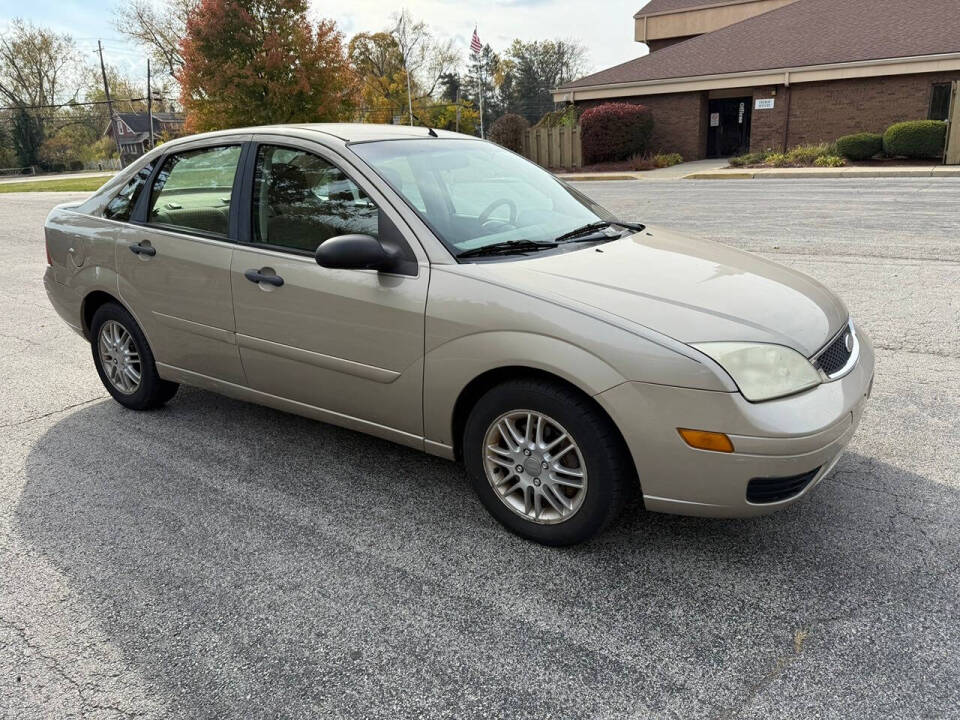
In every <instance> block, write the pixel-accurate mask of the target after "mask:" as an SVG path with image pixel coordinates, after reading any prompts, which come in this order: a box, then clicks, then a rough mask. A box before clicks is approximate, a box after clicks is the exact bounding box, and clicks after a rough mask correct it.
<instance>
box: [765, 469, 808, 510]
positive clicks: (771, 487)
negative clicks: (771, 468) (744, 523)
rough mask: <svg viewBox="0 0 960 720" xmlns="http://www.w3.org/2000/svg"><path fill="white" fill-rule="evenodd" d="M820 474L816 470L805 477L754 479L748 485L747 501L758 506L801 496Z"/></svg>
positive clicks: (804, 475) (805, 474)
mask: <svg viewBox="0 0 960 720" xmlns="http://www.w3.org/2000/svg"><path fill="white" fill-rule="evenodd" d="M818 472H820V468H814V469H813V470H811V471H810V472H807V473H804V474H803V475H793V476H791V477H783V478H754V479H753V480H751V481H750V482H749V483H747V501H748V502H752V503H757V504H763V503H773V502H780V501H781V500H786V499H787V498H792V497H793V496H794V495H799V494H800V493H802V492H803V490H804V488H806V487H807V485H809V484H810V482H811V481H812V480H813V479H814V478H815V477H816V476H817V473H818Z"/></svg>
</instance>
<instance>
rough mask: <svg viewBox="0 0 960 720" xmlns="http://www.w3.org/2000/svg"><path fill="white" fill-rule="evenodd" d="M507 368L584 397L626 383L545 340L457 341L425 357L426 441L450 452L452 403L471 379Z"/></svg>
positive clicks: (585, 355)
mask: <svg viewBox="0 0 960 720" xmlns="http://www.w3.org/2000/svg"><path fill="white" fill-rule="evenodd" d="M507 367H518V368H531V369H535V370H541V371H544V372H548V373H551V374H553V375H556V376H557V377H560V378H563V379H564V380H566V381H567V382H569V383H571V384H572V385H575V386H576V387H578V388H580V389H581V390H583V392H585V393H587V394H588V395H596V394H598V393H601V392H603V391H604V390H608V389H610V388H612V387H614V386H616V385H619V384H620V383H622V382H624V381H625V380H626V378H624V377H623V376H622V375H621V374H620V373H619V372H617V371H616V370H615V369H614V368H613V367H612V366H611V365H609V364H608V363H607V362H605V361H604V360H602V359H601V358H599V357H598V356H596V355H594V354H593V353H591V352H590V351H588V350H586V349H584V348H581V347H578V346H576V345H574V344H572V343H569V342H566V341H563V340H559V339H557V338H554V337H549V336H547V335H538V334H534V333H529V332H518V331H509V330H505V331H488V332H478V333H474V334H471V335H465V336H461V337H458V338H456V339H454V340H451V341H449V342H447V343H444V344H443V345H440V346H439V347H436V348H434V349H433V350H431V351H430V352H428V353H427V355H426V358H425V366H424V387H423V410H424V418H423V421H424V435H425V437H426V439H427V440H428V441H430V442H433V443H439V444H442V445H445V446H452V445H453V444H454V442H453V441H454V438H453V413H454V407H455V405H456V402H457V398H459V397H460V394H461V393H462V392H463V390H464V388H466V387H467V385H469V384H470V382H471V381H473V380H474V379H475V378H477V377H479V376H480V375H483V374H484V373H486V372H489V371H491V370H497V369H501V368H507Z"/></svg>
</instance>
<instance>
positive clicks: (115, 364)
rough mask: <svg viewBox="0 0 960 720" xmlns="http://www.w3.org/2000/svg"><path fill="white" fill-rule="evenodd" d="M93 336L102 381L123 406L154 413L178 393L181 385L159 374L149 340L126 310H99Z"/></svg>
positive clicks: (114, 307)
mask: <svg viewBox="0 0 960 720" xmlns="http://www.w3.org/2000/svg"><path fill="white" fill-rule="evenodd" d="M90 337H91V341H90V347H91V349H92V351H93V363H94V365H95V366H96V368H97V374H98V375H99V376H100V381H101V382H102V383H103V386H104V387H105V388H106V389H107V392H109V393H110V395H112V396H113V399H114V400H116V401H117V402H118V403H120V404H121V405H123V406H124V407H127V408H130V409H131V410H153V409H155V408H158V407H161V406H162V405H163V404H164V403H166V402H167V401H169V400H170V399H172V398H173V396H174V395H176V394H177V389H178V388H179V387H180V386H179V385H178V384H177V383H173V382H169V381H167V380H163V379H162V378H161V377H160V376H159V375H158V374H157V366H156V363H155V362H154V359H153V351H152V350H151V349H150V345H148V344H147V338H146V337H145V336H144V334H143V331H142V330H141V329H140V326H139V325H137V321H136V320H134V319H133V316H132V315H131V314H130V313H129V312H128V311H127V310H126V308H124V307H122V306H120V305H118V304H117V303H112V302H111V303H106V304H104V305H101V306H100V307H99V308H97V311H96V312H95V313H94V314H93V320H92V321H91V323H90Z"/></svg>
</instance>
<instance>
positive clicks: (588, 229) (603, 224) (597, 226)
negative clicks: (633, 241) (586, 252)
mask: <svg viewBox="0 0 960 720" xmlns="http://www.w3.org/2000/svg"><path fill="white" fill-rule="evenodd" d="M611 225H619V226H620V227H624V228H627V229H628V230H633V231H635V232H640V231H641V230H643V229H645V228H646V227H647V226H646V225H643V224H641V223H629V222H623V221H621V220H601V221H599V222H592V223H588V224H586V225H582V226H580V227H578V228H574V229H573V230H571V231H570V232H568V233H564V234H563V235H560V236H559V237H556V238H554V239H553V241H554V242H558V243H559V242H564V241H565V240H572V239H573V238H576V237H580V236H581V235H587V234H588V233H592V232H594V231H596V230H603V229H604V228H608V227H610V226H611Z"/></svg>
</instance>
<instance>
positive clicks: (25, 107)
mask: <svg viewBox="0 0 960 720" xmlns="http://www.w3.org/2000/svg"><path fill="white" fill-rule="evenodd" d="M147 99H148V98H147V97H146V96H144V97H135V98H123V99H121V100H117V99H113V100H111V101H107V100H87V101H84V102H66V103H50V104H48V105H5V106H3V107H0V110H47V109H52V110H58V109H60V108H72V107H85V106H87V105H108V104H109V103H110V102H114V103H135V102H146V101H147ZM154 99H155V100H157V99H159V100H173V98H172V97H170V96H169V95H155V96H154Z"/></svg>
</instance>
